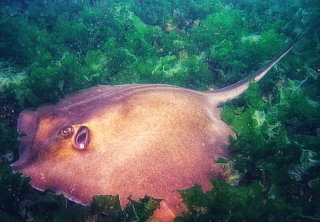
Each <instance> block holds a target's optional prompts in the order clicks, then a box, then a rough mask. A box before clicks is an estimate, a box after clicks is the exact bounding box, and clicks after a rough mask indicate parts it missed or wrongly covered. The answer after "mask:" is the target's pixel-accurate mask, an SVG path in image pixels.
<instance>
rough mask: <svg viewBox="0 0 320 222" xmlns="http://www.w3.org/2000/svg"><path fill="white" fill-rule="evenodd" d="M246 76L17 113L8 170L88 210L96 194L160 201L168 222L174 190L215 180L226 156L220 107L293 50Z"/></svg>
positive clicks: (93, 92) (175, 204) (175, 209)
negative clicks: (14, 153)
mask: <svg viewBox="0 0 320 222" xmlns="http://www.w3.org/2000/svg"><path fill="white" fill-rule="evenodd" d="M296 44H297V43H295V44H292V45H291V46H289V47H288V48H286V49H285V50H284V51H283V52H282V53H280V54H279V55H278V56H277V57H276V58H274V59H273V60H272V61H270V62H269V63H268V64H267V65H266V66H265V67H263V68H262V69H260V70H259V71H258V72H256V73H254V74H252V75H251V76H249V77H247V78H246V79H244V80H242V81H240V82H239V83H236V84H234V85H231V86H229V87H227V88H223V89H220V90H215V91H213V92H197V91H193V90H189V89H184V88H179V87H174V86H170V85H135V84H130V85H119V86H96V87H93V88H90V89H86V90H82V91H78V92H76V93H73V94H71V95H69V96H67V97H66V98H64V99H63V100H61V101H60V102H58V103H56V104H54V105H44V106H41V107H39V108H37V109H36V110H34V109H28V110H25V111H23V112H22V113H21V115H20V118H19V123H18V131H19V132H20V133H22V132H24V133H25V134H26V136H23V137H20V138H19V139H20V140H21V145H20V159H19V160H18V161H17V162H15V163H14V164H12V168H13V170H14V171H20V172H22V173H23V174H24V175H27V176H30V177H31V184H32V186H33V187H35V188H36V189H39V190H44V189H51V190H54V191H56V192H57V193H63V194H64V195H65V197H67V198H68V199H70V200H72V201H75V202H78V203H81V204H83V205H89V204H90V203H91V202H92V197H93V196H94V195H102V194H105V195H119V196H120V202H121V205H122V207H124V206H125V205H126V203H127V201H128V200H127V197H129V196H130V195H132V196H131V198H132V199H138V198H142V197H144V196H145V195H148V196H151V197H154V198H157V199H163V201H161V206H160V209H159V210H157V211H156V212H155V214H154V215H153V218H154V219H155V220H158V221H166V222H168V221H172V220H173V218H174V217H175V216H177V215H179V214H181V213H182V212H183V211H184V210H186V208H185V206H184V205H183V204H181V199H180V198H179V194H178V193H177V192H176V191H177V190H183V189H187V188H190V187H192V186H193V185H194V184H199V185H201V186H202V189H203V190H204V191H208V190H210V189H211V188H212V187H211V184H210V182H209V179H212V178H213V179H219V178H221V175H222V171H223V170H222V169H221V168H220V167H219V166H218V165H217V164H216V163H215V160H217V158H219V157H222V158H228V157H230V156H229V153H228V150H227V145H228V137H229V136H230V135H232V136H234V133H233V131H232V130H231V129H230V127H229V126H228V125H227V124H226V123H224V122H223V121H222V120H221V119H220V113H221V110H220V109H219V108H218V106H219V105H220V104H221V103H222V102H225V101H227V100H229V99H233V98H236V97H237V96H239V95H240V94H241V93H243V92H244V91H245V90H246V89H247V88H248V84H249V80H250V79H251V78H254V79H255V80H256V81H258V80H259V79H261V78H262V77H263V76H264V75H265V74H266V73H267V72H268V71H269V70H270V69H271V68H272V67H273V66H274V65H275V64H276V63H277V62H278V61H279V60H280V59H281V58H282V57H284V56H285V55H286V54H287V53H288V52H289V51H290V50H291V49H292V48H293V47H294V46H295V45H296Z"/></svg>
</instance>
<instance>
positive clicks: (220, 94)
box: [208, 38, 304, 104]
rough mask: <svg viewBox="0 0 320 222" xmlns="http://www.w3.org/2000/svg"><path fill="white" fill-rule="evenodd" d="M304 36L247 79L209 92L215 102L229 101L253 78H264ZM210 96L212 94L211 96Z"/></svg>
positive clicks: (245, 88)
mask: <svg viewBox="0 0 320 222" xmlns="http://www.w3.org/2000/svg"><path fill="white" fill-rule="evenodd" d="M303 39H304V38H299V39H298V40H296V41H294V42H293V43H291V44H290V45H289V46H287V47H286V48H285V49H284V50H283V51H282V52H280V53H279V54H278V55H277V56H276V57H274V58H273V59H272V60H271V61H270V62H268V64H266V65H265V66H263V67H262V68H261V69H259V70H258V71H256V72H255V73H253V74H251V75H249V76H248V77H246V78H245V79H243V80H241V81H239V82H237V83H235V84H232V85H230V86H228V87H225V88H222V89H218V90H214V91H212V92H208V93H209V94H210V95H212V97H211V98H212V99H213V100H214V101H212V102H214V103H215V104H221V103H223V102H227V101H228V100H231V99H235V98H237V97H238V96H240V95H241V94H242V93H243V92H245V91H246V90H247V89H248V87H249V82H250V80H251V79H254V80H255V81H257V82H258V81H259V80H260V79H262V78H263V77H264V76H265V75H266V74H267V73H268V72H269V70H270V69H271V68H272V67H274V66H275V65H276V64H277V63H278V62H279V61H280V60H281V59H282V58H283V57H284V56H286V55H287V54H288V53H289V52H290V51H291V50H292V49H293V48H294V47H295V46H296V45H298V44H299V43H300V42H301V41H302V40H303ZM213 95H214V96H213ZM209 97H210V96H209Z"/></svg>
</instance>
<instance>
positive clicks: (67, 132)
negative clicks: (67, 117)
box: [60, 126, 73, 139]
mask: <svg viewBox="0 0 320 222" xmlns="http://www.w3.org/2000/svg"><path fill="white" fill-rule="evenodd" d="M60 135H61V136H62V137H63V138H64V139H68V138H70V137H71V136H72V135H73V127H72V126H66V127H64V128H62V129H61V130H60Z"/></svg>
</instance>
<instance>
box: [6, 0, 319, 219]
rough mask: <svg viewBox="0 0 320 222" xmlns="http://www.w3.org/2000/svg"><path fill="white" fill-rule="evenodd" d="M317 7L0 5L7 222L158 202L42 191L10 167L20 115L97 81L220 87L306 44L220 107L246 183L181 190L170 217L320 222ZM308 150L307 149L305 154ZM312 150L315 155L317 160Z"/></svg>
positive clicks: (140, 1)
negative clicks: (176, 212) (179, 204)
mask: <svg viewBox="0 0 320 222" xmlns="http://www.w3.org/2000/svg"><path fill="white" fill-rule="evenodd" d="M319 7H320V5H319V2H318V1H315V0H312V1H299V0H296V1H294V2H293V3H292V2H289V1H278V0H270V1H260V0H259V1H247V0H240V1H232V2H231V1H226V0H217V1H210V0H194V1H178V0H170V1H168V0H154V1H144V0H137V1H134V0H126V1H120V0H113V1H102V0H96V1H89V0H84V1H64V0H57V1H42V0H35V1H24V2H21V1H9V0H5V1H1V2H0V36H1V44H0V57H1V59H0V61H1V66H0V80H1V81H0V86H1V87H0V88H1V89H0V91H1V95H0V97H1V98H0V99H1V104H2V106H1V108H2V112H1V115H0V134H1V137H0V143H1V146H0V156H1V158H2V159H1V161H2V163H1V165H0V194H1V195H0V206H1V210H0V216H1V219H0V220H4V221H26V220H28V221H87V220H97V221H144V220H146V219H147V218H148V217H149V216H150V215H151V214H152V212H153V211H154V210H155V209H157V207H158V206H159V201H160V200H154V199H151V198H149V197H145V198H143V199H141V200H139V201H135V200H132V199H129V204H128V206H127V208H126V209H121V208H120V205H119V199H118V197H116V196H115V197H112V196H97V197H94V201H93V204H92V205H91V206H87V207H84V206H81V205H78V204H75V203H72V202H70V201H67V200H66V199H65V198H64V197H63V196H61V195H55V194H53V193H52V192H51V191H45V192H43V193H42V192H38V191H36V190H35V189H33V188H31V186H30V185H29V184H28V182H29V180H30V179H28V178H25V177H21V175H20V174H13V173H12V172H11V169H10V167H9V165H8V163H10V161H12V160H11V159H12V158H11V157H10V158H8V155H9V154H10V155H12V154H14V155H13V156H14V159H15V160H16V159H17V158H18V145H19V144H18V143H19V142H18V141H17V140H16V138H17V137H18V135H17V133H16V130H15V126H16V121H17V118H18V114H19V112H20V111H21V110H22V109H24V108H28V107H31V106H38V105H40V104H42V103H46V102H54V101H58V100H59V99H61V98H63V97H64V96H65V95H66V94H68V93H70V92H73V91H76V90H79V89H83V88H88V87H91V86H94V85H97V84H111V85H113V84H128V83H167V84H172V85H178V86H182V87H186V88H192V89H196V90H206V89H208V88H210V89H211V88H213V89H215V88H221V87H224V86H227V85H230V84H231V83H234V82H237V81H239V80H240V79H243V78H244V77H245V76H247V75H248V74H250V73H252V72H254V71H256V70H258V69H259V68H260V67H261V66H263V65H264V64H266V63H267V62H268V61H269V60H270V59H271V58H272V57H273V56H274V55H275V54H276V53H277V52H279V51H280V50H281V49H282V48H284V47H285V45H287V44H288V42H290V41H291V39H294V38H295V37H296V36H297V35H299V33H302V32H303V30H304V29H305V27H306V26H309V30H308V31H307V32H306V33H305V39H304V40H303V41H302V42H301V43H300V44H299V45H298V46H297V47H296V48H295V50H294V52H293V53H292V54H291V55H288V56H287V57H286V58H285V59H284V60H282V62H281V63H280V64H278V65H277V66H276V67H275V69H274V70H273V71H271V73H269V74H268V77H267V78H265V79H264V80H262V81H261V82H259V84H257V83H254V82H251V83H250V86H249V90H248V91H247V92H246V93H245V94H244V95H243V96H241V97H240V98H239V99H237V100H234V101H231V102H228V103H226V104H224V105H223V110H222V116H221V117H222V119H223V120H224V121H225V122H226V123H227V124H229V125H230V126H231V127H232V129H233V130H234V132H235V133H236V135H237V138H236V139H235V138H231V137H230V146H229V149H230V151H231V152H232V154H233V158H232V160H225V161H226V162H228V161H229V162H230V161H232V162H234V163H235V164H236V170H237V172H238V173H239V174H238V176H239V180H240V181H239V185H238V186H231V185H229V184H227V183H226V182H223V181H212V184H213V186H214V187H213V189H212V190H211V191H209V192H207V193H203V192H202V190H201V188H200V187H199V186H195V187H193V188H190V189H188V190H185V191H180V194H181V196H182V197H183V199H184V203H185V204H186V205H187V207H188V209H189V212H186V213H185V214H184V215H182V216H180V217H178V218H176V220H175V221H210V220H211V221H218V220H222V221H227V220H228V221H240V220H241V221H244V220H245V221H285V220H289V221H297V220H300V221H313V220H318V219H319V217H320V216H319V215H320V213H319V212H320V211H319V209H320V208H319V206H320V198H319V196H318V193H319V181H318V180H319V178H320V175H319V172H318V171H319V170H318V167H319V166H318V164H317V163H318V162H319V155H320V151H319V147H320V141H319V138H320V130H319V128H320V116H319V115H320V110H319V109H320V105H319V104H320V101H319V94H320V92H319V89H320V81H319V79H320V78H318V75H319V73H320V72H319V67H320V43H319V35H320V33H319V28H318V26H317V24H318V21H319V18H320V13H319V12H320V10H319ZM307 154H308V155H307ZM310 154H312V155H311V156H312V158H311V156H310ZM10 155H9V156H10Z"/></svg>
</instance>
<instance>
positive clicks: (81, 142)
mask: <svg viewBox="0 0 320 222" xmlns="http://www.w3.org/2000/svg"><path fill="white" fill-rule="evenodd" d="M89 141H90V139H89V129H88V127H85V126H82V127H80V128H79V130H78V132H77V135H76V136H75V137H74V146H75V148H76V149H78V150H84V149H86V148H87V146H88V145H89Z"/></svg>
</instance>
